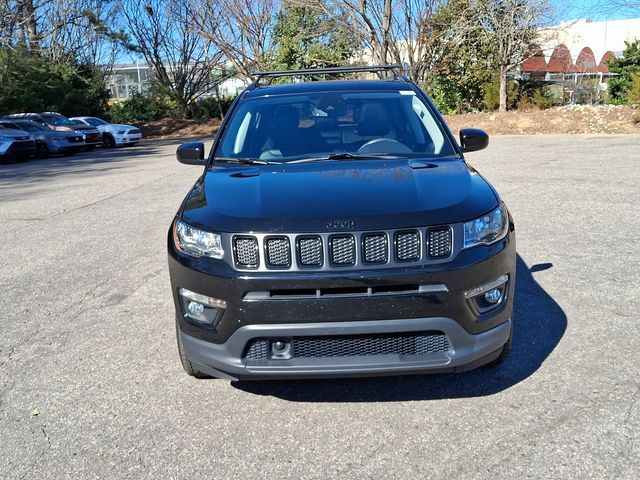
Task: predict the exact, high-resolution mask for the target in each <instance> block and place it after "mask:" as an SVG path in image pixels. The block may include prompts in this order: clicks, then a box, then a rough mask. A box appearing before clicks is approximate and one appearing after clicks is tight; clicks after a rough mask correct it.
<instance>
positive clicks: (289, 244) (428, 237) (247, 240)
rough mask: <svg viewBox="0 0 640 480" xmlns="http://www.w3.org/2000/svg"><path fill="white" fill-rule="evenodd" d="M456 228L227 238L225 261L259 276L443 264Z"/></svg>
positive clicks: (450, 254)
mask: <svg viewBox="0 0 640 480" xmlns="http://www.w3.org/2000/svg"><path fill="white" fill-rule="evenodd" d="M456 228H461V225H442V226H437V227H422V228H418V227H416V228H402V229H397V230H378V231H375V230H374V231H366V232H357V231H356V232H331V233H329V232H327V233H300V234H292V233H281V232H277V233H275V232H274V233H254V232H250V233H241V232H238V233H230V234H227V233H225V234H222V241H223V243H224V244H226V245H227V246H228V247H229V251H230V252H231V255H229V257H228V262H229V263H230V264H231V265H233V266H235V267H236V268H237V269H239V270H242V269H245V268H246V269H249V270H259V271H263V272H266V271H269V270H287V271H305V270H306V271H308V270H317V271H329V270H334V271H337V270H339V269H340V270H345V269H347V268H351V269H352V270H354V269H363V270H369V269H371V270H372V269H379V268H383V267H389V268H392V267H397V268H406V267H407V266H415V265H428V264H434V263H444V262H447V261H449V260H450V259H451V258H452V257H453V256H455V253H456V249H455V248H454V245H453V237H454V233H453V232H454V230H455V229H456Z"/></svg>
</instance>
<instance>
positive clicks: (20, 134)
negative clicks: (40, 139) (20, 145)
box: [0, 128, 30, 140]
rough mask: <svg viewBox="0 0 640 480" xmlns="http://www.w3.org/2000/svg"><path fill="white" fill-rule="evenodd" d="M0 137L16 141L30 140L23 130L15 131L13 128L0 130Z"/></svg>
mask: <svg viewBox="0 0 640 480" xmlns="http://www.w3.org/2000/svg"><path fill="white" fill-rule="evenodd" d="M0 136H3V137H9V138H13V139H16V140H28V139H29V138H30V137H29V134H28V133H27V132H25V131H24V130H16V129H15V128H7V129H0Z"/></svg>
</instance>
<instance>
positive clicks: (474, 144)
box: [460, 128, 489, 152]
mask: <svg viewBox="0 0 640 480" xmlns="http://www.w3.org/2000/svg"><path fill="white" fill-rule="evenodd" d="M487 145H489V135H487V132H485V131H484V130H480V129H479V128H463V129H462V130H460V146H461V147H462V151H463V152H477V151H478V150H482V149H483V148H487Z"/></svg>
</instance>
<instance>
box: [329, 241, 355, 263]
mask: <svg viewBox="0 0 640 480" xmlns="http://www.w3.org/2000/svg"><path fill="white" fill-rule="evenodd" d="M331 262H332V263H333V264H334V265H353V264H354V263H356V240H355V238H354V237H353V235H336V236H335V237H331Z"/></svg>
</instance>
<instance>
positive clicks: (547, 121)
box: [445, 105, 640, 135]
mask: <svg viewBox="0 0 640 480" xmlns="http://www.w3.org/2000/svg"><path fill="white" fill-rule="evenodd" d="M445 118H446V120H447V123H448V124H449V127H450V128H451V130H452V131H453V132H454V133H457V132H458V130H460V129H461V128H464V127H474V128H482V129H483V130H486V131H487V132H488V133H489V134H490V135H542V134H553V133H555V134H571V133H577V134H621V133H622V134H624V133H640V110H637V109H634V108H631V107H629V106H626V105H625V106H615V105H600V106H596V107H593V106H590V105H570V106H566V107H556V108H551V109H549V110H527V111H522V110H518V111H513V112H506V113H498V112H489V113H467V114H463V115H447V116H445Z"/></svg>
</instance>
